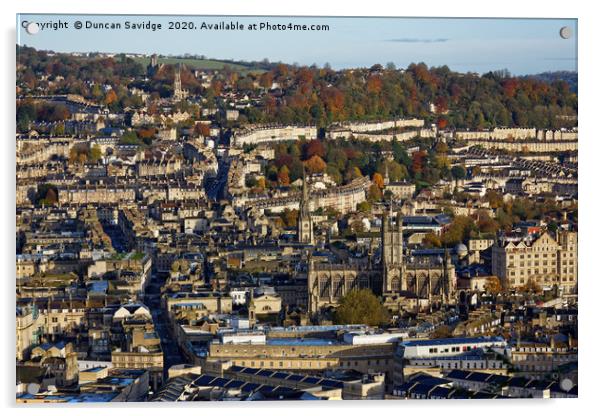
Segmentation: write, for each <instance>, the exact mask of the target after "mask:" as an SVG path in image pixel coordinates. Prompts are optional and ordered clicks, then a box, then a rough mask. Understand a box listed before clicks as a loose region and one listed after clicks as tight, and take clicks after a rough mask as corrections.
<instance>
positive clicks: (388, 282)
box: [381, 211, 403, 293]
mask: <svg viewBox="0 0 602 416" xmlns="http://www.w3.org/2000/svg"><path fill="white" fill-rule="evenodd" d="M381 251H382V253H381V259H382V260H381V261H382V269H383V293H392V292H393V293H396V292H399V291H400V290H401V282H402V279H403V217H402V215H401V212H398V213H397V218H396V219H395V220H394V219H393V215H392V213H389V214H387V212H386V211H385V213H384V214H383V218H382V225H381Z"/></svg>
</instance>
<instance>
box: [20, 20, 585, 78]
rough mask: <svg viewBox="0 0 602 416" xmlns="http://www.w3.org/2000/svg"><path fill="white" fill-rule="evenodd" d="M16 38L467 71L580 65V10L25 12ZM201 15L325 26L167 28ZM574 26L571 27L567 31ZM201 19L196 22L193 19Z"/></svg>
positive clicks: (28, 42)
mask: <svg viewBox="0 0 602 416" xmlns="http://www.w3.org/2000/svg"><path fill="white" fill-rule="evenodd" d="M78 19H79V20H81V21H90V22H92V23H98V22H99V23H103V24H110V23H119V22H124V21H126V20H129V21H133V22H140V23H143V22H152V23H156V24H161V25H162V29H161V30H157V31H154V30H126V29H124V28H120V29H115V30H109V29H93V28H91V29H87V30H86V29H82V30H76V29H74V28H73V22H75V21H76V20H78ZM17 20H18V31H17V44H19V45H23V46H28V47H33V48H36V49H38V50H47V51H50V50H52V51H54V52H57V53H71V54H73V53H81V54H87V53H95V52H98V53H104V54H120V53H125V54H136V55H146V56H149V55H151V54H153V53H157V54H159V55H164V56H171V57H184V55H185V54H189V55H192V56H194V55H198V56H200V55H203V56H206V57H207V59H212V60H218V61H219V60H221V61H223V60H233V61H239V62H253V61H255V62H261V61H262V60H263V59H265V58H267V59H269V61H270V62H272V63H274V62H282V63H286V64H289V65H295V64H297V65H300V66H311V65H313V64H315V65H317V66H318V67H323V66H324V65H325V64H326V63H328V64H329V65H330V66H331V67H332V68H333V69H334V70H342V69H351V68H369V67H370V66H372V65H374V64H381V65H383V66H385V65H386V64H387V63H388V62H393V63H394V64H395V65H396V67H397V68H406V67H407V66H408V65H409V64H411V63H420V62H424V63H425V64H426V65H428V66H429V67H440V66H443V65H446V66H448V67H449V68H450V70H452V71H454V72H459V73H477V74H480V75H483V74H485V73H487V72H493V71H499V70H508V71H509V72H510V73H511V74H512V75H513V76H524V75H536V74H540V73H545V72H560V71H567V72H576V73H578V65H577V61H578V58H577V20H576V19H502V18H499V19H497V18H494V19H492V18H446V19H444V18H403V17H399V18H386V17H379V18H363V17H345V18H337V17H282V16H280V17H255V16H252V17H249V16H231V17H229V16H223V17H217V16H164V15H161V16H144V15H140V16H125V15H124V16H121V15H77V16H73V15H38V14H22V15H18V16H17ZM174 20H177V21H192V22H194V23H195V24H200V23H202V22H204V23H208V24H214V25H218V24H228V23H235V24H241V25H242V26H245V25H249V24H253V23H257V22H259V23H261V22H264V21H265V22H268V23H270V24H290V23H292V24H299V25H301V24H320V25H327V26H328V30H326V31H290V30H288V31H250V30H240V31H239V30H198V29H197V30H193V31H191V30H167V24H168V22H170V21H174ZM23 21H35V22H40V23H44V24H45V23H48V24H53V23H55V22H57V21H66V22H68V24H69V25H70V26H69V27H68V28H66V29H59V30H53V29H52V28H48V29H47V30H46V31H40V33H38V34H37V35H30V34H28V33H27V32H26V30H25V28H24V27H23V25H22V24H21V23H22V22H23ZM562 27H568V28H569V29H570V31H571V37H570V38H569V39H564V38H562V37H561V36H560V34H559V31H560V28H562ZM195 29H196V28H195Z"/></svg>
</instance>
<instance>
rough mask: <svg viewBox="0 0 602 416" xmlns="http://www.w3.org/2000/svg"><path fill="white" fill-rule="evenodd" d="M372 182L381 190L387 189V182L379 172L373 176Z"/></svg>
mask: <svg viewBox="0 0 602 416" xmlns="http://www.w3.org/2000/svg"><path fill="white" fill-rule="evenodd" d="M372 182H374V184H375V185H376V186H378V188H379V189H383V188H384V187H385V180H384V179H383V175H381V174H380V173H378V172H376V173H375V174H374V175H372Z"/></svg>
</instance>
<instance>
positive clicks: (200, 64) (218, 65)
mask: <svg viewBox="0 0 602 416" xmlns="http://www.w3.org/2000/svg"><path fill="white" fill-rule="evenodd" d="M134 60H135V61H137V62H140V63H141V64H142V65H143V66H144V67H146V66H147V65H148V64H149V63H150V57H139V58H134ZM178 63H179V64H183V65H186V66H187V67H188V68H191V69H223V68H224V66H226V65H228V66H229V67H230V68H232V69H234V70H237V71H241V72H263V70H261V69H258V68H254V67H251V66H243V65H239V64H231V63H228V62H223V61H216V60H213V59H196V58H159V65H160V64H169V65H174V64H178Z"/></svg>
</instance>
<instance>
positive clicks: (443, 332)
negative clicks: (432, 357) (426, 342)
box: [431, 325, 452, 339]
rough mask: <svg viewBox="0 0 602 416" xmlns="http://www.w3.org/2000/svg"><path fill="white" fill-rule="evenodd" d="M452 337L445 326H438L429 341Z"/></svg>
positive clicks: (449, 330)
mask: <svg viewBox="0 0 602 416" xmlns="http://www.w3.org/2000/svg"><path fill="white" fill-rule="evenodd" d="M451 336H452V331H451V329H450V328H449V326H447V325H439V326H438V327H437V328H435V330H434V331H433V332H432V333H431V339H441V338H450V337H451Z"/></svg>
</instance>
